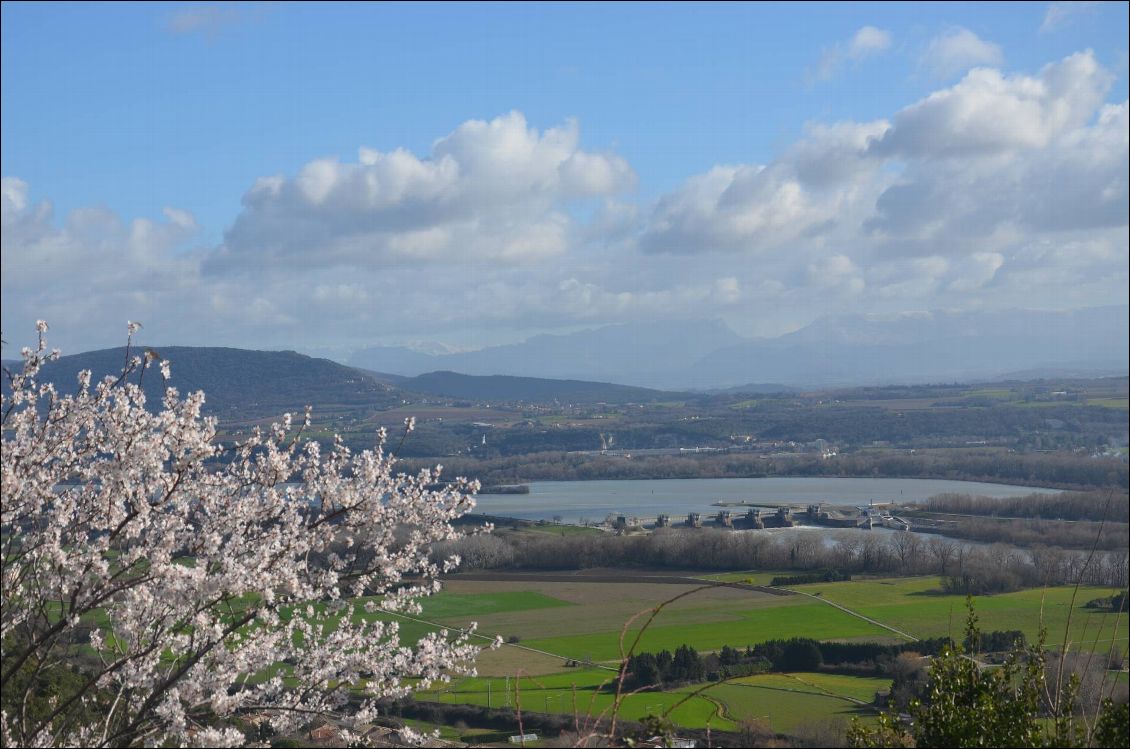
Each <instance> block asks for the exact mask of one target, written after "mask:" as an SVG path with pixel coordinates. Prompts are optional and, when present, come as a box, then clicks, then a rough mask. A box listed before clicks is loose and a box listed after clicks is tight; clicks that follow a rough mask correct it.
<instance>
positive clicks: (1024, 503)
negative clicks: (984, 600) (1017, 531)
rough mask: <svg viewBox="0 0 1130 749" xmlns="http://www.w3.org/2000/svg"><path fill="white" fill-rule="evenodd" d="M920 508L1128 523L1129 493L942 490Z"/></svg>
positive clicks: (972, 513)
mask: <svg viewBox="0 0 1130 749" xmlns="http://www.w3.org/2000/svg"><path fill="white" fill-rule="evenodd" d="M924 509H925V510H927V511H929V512H943V513H956V514H959V515H985V516H990V517H1009V518H1032V519H1044V520H1050V519H1055V520H1093V521H1103V520H1106V521H1109V522H1115V523H1130V497H1128V496H1127V494H1126V493H1125V492H1119V493H1118V494H1117V495H1114V494H1111V493H1110V492H1060V493H1058V494H1026V495H1024V496H1020V497H1006V498H1003V499H995V498H993V497H978V496H974V495H971V494H953V493H946V494H936V495H934V496H933V497H930V498H929V499H928V500H927V501H926V504H925V507H924Z"/></svg>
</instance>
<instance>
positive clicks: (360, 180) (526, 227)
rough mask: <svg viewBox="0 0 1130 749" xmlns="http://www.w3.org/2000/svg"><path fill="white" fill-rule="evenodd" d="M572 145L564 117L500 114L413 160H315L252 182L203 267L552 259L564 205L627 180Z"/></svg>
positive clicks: (627, 172) (559, 246) (618, 169)
mask: <svg viewBox="0 0 1130 749" xmlns="http://www.w3.org/2000/svg"><path fill="white" fill-rule="evenodd" d="M579 140H580V138H579V130H578V127H577V123H576V122H574V121H569V122H566V123H565V124H564V125H562V126H560V127H555V128H550V129H548V130H545V131H544V132H539V131H538V130H537V129H535V128H533V127H530V126H529V125H528V124H527V122H526V119H525V117H524V116H523V115H522V114H521V113H519V112H511V113H509V114H507V115H504V116H501V117H498V118H496V119H494V120H491V121H489V122H486V121H482V120H471V121H468V122H465V123H463V124H462V125H460V126H459V127H458V128H456V129H455V130H454V131H453V132H452V133H450V134H448V135H447V136H445V137H442V138H440V139H438V140H437V141H436V142H435V143H434V144H433V147H432V152H431V154H430V155H429V156H427V157H424V158H421V157H418V156H416V155H415V154H412V153H409V152H408V151H405V150H403V149H397V150H393V151H389V152H380V151H377V150H374V149H370V148H362V149H360V152H359V155H358V159H357V161H356V162H351V163H347V162H342V161H340V160H338V159H334V158H326V159H318V160H315V161H311V162H310V163H308V164H306V165H305V166H304V167H303V168H302V169H301V170H300V171H299V173H298V174H297V175H295V176H294V177H293V178H286V177H283V176H272V177H265V178H262V179H260V180H258V181H257V182H256V184H255V185H254V186H252V188H251V189H250V190H249V191H248V192H247V193H246V195H245V196H244V199H243V210H242V212H241V213H240V214H239V216H238V217H237V218H236V221H235V223H234V225H233V226H232V228H231V229H230V230H229V231H228V232H227V234H226V236H225V239H224V244H223V246H222V247H221V248H220V250H219V251H218V252H217V253H215V255H214V257H212V258H211V259H210V260H209V263H208V266H207V267H208V270H209V271H212V272H220V271H229V270H232V269H234V268H239V267H245V266H248V265H251V266H258V265H261V264H263V263H269V264H271V265H272V266H274V267H281V268H286V267H309V266H324V265H327V264H329V265H352V266H360V267H379V266H389V265H394V264H403V263H437V262H448V261H451V260H453V259H456V258H459V259H468V258H473V259H476V260H479V261H482V262H502V263H519V264H520V263H529V262H538V261H541V260H545V259H546V258H550V257H553V256H557V255H561V254H562V253H564V252H565V251H566V249H567V247H568V245H569V242H570V236H571V234H572V233H573V232H574V231H575V230H576V229H577V227H576V226H575V221H574V220H573V219H572V218H571V217H570V215H569V213H568V207H569V206H570V205H571V204H572V203H573V202H575V201H578V200H583V199H589V198H599V197H609V196H612V195H614V194H616V193H619V192H622V191H624V190H626V189H628V188H630V187H632V186H633V185H634V181H635V174H634V173H633V171H632V169H631V167H629V166H628V164H627V162H626V161H624V160H623V159H622V158H620V157H619V156H616V155H615V154H607V153H590V152H587V151H584V150H581V148H580V146H579Z"/></svg>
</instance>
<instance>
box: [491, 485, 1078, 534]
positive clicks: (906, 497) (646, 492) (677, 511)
mask: <svg viewBox="0 0 1130 749" xmlns="http://www.w3.org/2000/svg"><path fill="white" fill-rule="evenodd" d="M1057 492H1058V490H1055V489H1038V488H1034V487H1030V486H1010V485H1008V484H985V483H980V482H976V481H947V480H942V479H876V478H823V477H822V478H805V477H787V478H759V479H657V480H640V481H632V480H622V481H535V482H533V483H531V484H530V493H529V494H484V495H481V496H479V497H478V506H477V507H476V508H475V511H476V512H481V513H485V514H487V515H500V516H504V517H512V518H523V519H526V520H552V519H553V518H554V517H557V516H560V518H561V519H562V520H563V521H564V522H566V523H580V522H582V521H585V520H589V521H600V520H603V519H604V518H605V516H607V515H608V514H610V513H611V514H614V515H626V516H629V517H630V516H633V515H638V516H642V517H655V516H656V515H658V514H659V513H667V514H669V515H671V516H672V518H673V519H674V520H675V521H676V522H678V521H680V520H681V519H682V518H683V517H685V516H686V514H687V513H688V512H701V513H703V514H704V516H705V515H706V514H707V513H717V512H718V510H719V509H721V508H719V507H717V506H715V505H714V503H715V502H747V503H762V504H767V505H777V504H787V505H806V504H810V503H819V502H823V503H826V504H830V505H857V506H858V505H866V504H868V503H869V502H870V501H871V500H874V501H875V502H897V503H904V502H921V501H923V500H925V499H927V498H928V497H932V496H934V495H935V494H945V493H955V494H973V495H979V496H986V497H994V498H998V499H999V498H1003V497H1014V496H1017V495H1023V494H1034V493H1040V494H1055V493H1057ZM730 509H731V510H733V511H735V514H737V513H744V511H745V508H743V507H731V508H730Z"/></svg>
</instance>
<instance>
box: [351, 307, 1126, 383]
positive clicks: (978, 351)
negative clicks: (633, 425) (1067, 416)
mask: <svg viewBox="0 0 1130 749" xmlns="http://www.w3.org/2000/svg"><path fill="white" fill-rule="evenodd" d="M1128 319H1130V308H1128V307H1126V306H1110V307H1093V308H1084V309H1076V310H1068V311H1063V312H1050V311H1038V310H1000V311H978V312H946V311H934V312H918V313H906V314H899V315H886V316H878V315H841V316H827V317H823V318H820V319H819V320H816V321H815V322H813V323H812V324H810V325H808V326H806V327H804V328H802V329H800V330H797V331H795V332H793V333H789V334H786V335H782V336H779V337H777V338H761V339H749V338H743V337H741V336H739V335H738V334H737V333H735V332H734V331H733V330H731V329H730V328H729V327H728V326H726V324H725V323H723V322H721V321H718V320H689V321H678V322H673V323H672V322H657V323H651V324H639V323H637V324H633V325H610V326H606V327H604V328H598V329H595V330H588V331H581V332H579V333H572V334H569V335H563V336H551V335H540V336H535V337H533V338H530V339H529V340H527V341H525V342H524V343H518V344H510V345H506V346H494V347H490V348H485V349H481V350H478V351H472V352H459V353H452V354H441V355H434V354H426V353H421V352H418V351H413V350H410V349H406V348H400V347H373V348H368V349H363V350H361V351H358V352H357V353H356V354H354V356H353V357H352V359H351V360H350V363H351V364H353V365H355V366H360V367H365V368H368V369H375V370H380V371H383V372H390V373H395V374H400V375H406V376H415V375H419V374H422V373H424V372H430V371H436V370H448V371H454V372H460V373H463V374H469V375H492V374H502V375H511V376H523V377H541V378H571V379H580V380H599V381H606V382H614V383H620V384H625V385H634V386H640V387H647V388H658V389H665V390H684V389H688V388H692V389H725V388H733V387H736V386H741V385H742V384H743V383H751V382H771V383H782V384H784V385H787V386H789V387H821V386H827V385H836V386H839V385H859V384H881V383H901V382H907V383H909V382H925V381H939V380H965V381H969V380H987V379H988V380H991V379H997V378H1000V377H1004V376H1007V375H1008V373H1010V372H1017V371H1039V370H1047V371H1054V370H1070V371H1073V372H1079V373H1085V372H1093V373H1096V374H1098V373H1101V374H1110V373H1124V372H1126V371H1127V369H1128V366H1127V360H1128V358H1130V348H1128V344H1127V341H1128V339H1130V326H1128V324H1127V323H1128Z"/></svg>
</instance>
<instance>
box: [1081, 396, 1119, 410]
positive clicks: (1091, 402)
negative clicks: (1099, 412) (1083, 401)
mask: <svg viewBox="0 0 1130 749" xmlns="http://www.w3.org/2000/svg"><path fill="white" fill-rule="evenodd" d="M1087 405H1088V406H1102V407H1103V408H1119V409H1122V410H1123V411H1125V410H1127V409H1128V408H1130V399H1127V398H1088V399H1087Z"/></svg>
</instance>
